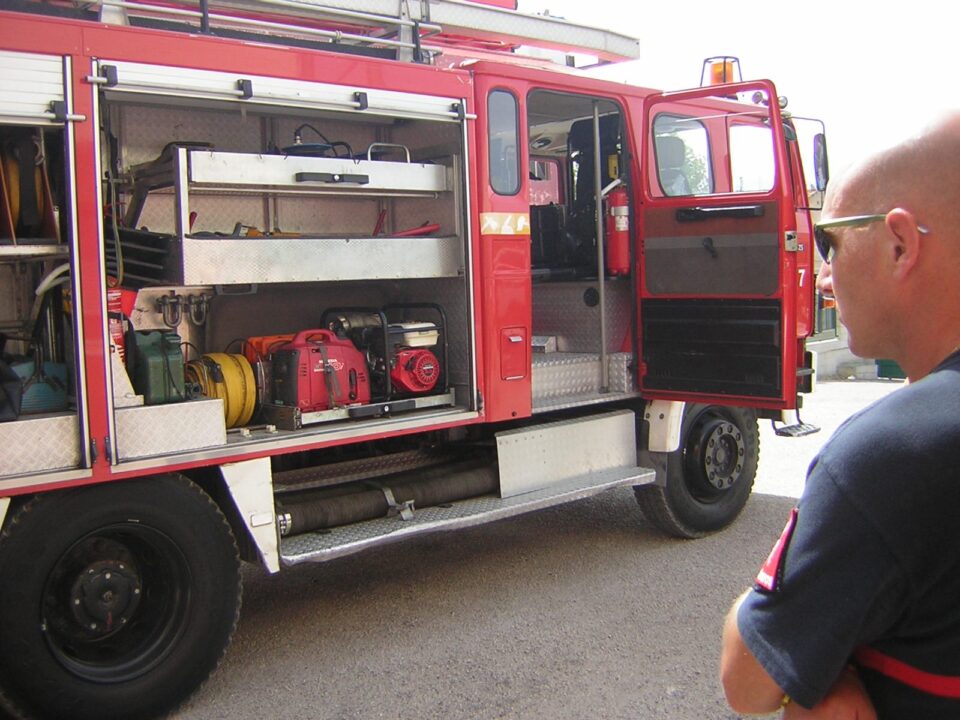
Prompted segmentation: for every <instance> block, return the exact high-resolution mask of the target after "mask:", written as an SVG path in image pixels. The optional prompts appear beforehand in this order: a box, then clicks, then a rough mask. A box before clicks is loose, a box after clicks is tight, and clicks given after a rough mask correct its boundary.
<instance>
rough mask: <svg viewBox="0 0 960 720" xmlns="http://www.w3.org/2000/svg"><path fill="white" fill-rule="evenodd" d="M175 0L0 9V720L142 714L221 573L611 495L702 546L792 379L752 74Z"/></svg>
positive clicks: (218, 638) (222, 635)
mask: <svg viewBox="0 0 960 720" xmlns="http://www.w3.org/2000/svg"><path fill="white" fill-rule="evenodd" d="M394 4H395V3H394ZM213 5H217V7H216V8H215V9H211V7H208V4H207V3H203V4H202V6H201V7H200V8H199V9H196V8H194V7H193V6H191V5H189V4H188V3H184V4H183V5H170V4H153V3H126V2H125V3H109V2H103V3H101V4H94V5H92V6H89V7H85V8H83V9H77V8H75V7H74V6H73V5H72V4H68V3H63V4H60V3H56V2H54V3H40V2H33V0H16V1H14V0H10V1H5V2H4V3H3V4H2V9H0V78H2V79H0V181H2V182H0V383H2V385H0V390H2V392H0V520H2V522H3V531H2V536H0V581H2V582H3V585H4V587H5V590H4V591H3V592H2V593H0V645H2V647H3V648H4V651H3V652H2V653H0V701H2V702H3V703H4V704H5V705H6V706H7V707H8V709H10V710H12V711H14V712H17V713H20V712H22V713H26V714H31V715H37V716H44V717H46V716H50V717H61V716H62V717H66V716H69V717H73V718H83V717H101V716H103V715H104V714H109V715H111V716H116V717H137V718H140V717H148V716H155V715H159V714H162V713H164V712H166V711H168V710H170V709H171V708H173V707H176V705H178V704H179V703H180V702H181V701H182V700H183V699H184V698H185V697H186V696H187V695H189V693H190V692H192V691H193V690H194V689H195V688H196V687H197V686H198V685H199V684H200V683H201V682H202V681H203V680H204V679H205V678H206V677H207V676H208V675H209V673H210V672H212V671H213V669H214V668H215V667H216V665H217V664H218V662H219V660H220V658H221V657H222V655H223V653H224V652H225V650H226V647H227V645H228V644H229V641H230V638H231V637H232V635H233V631H234V629H235V626H236V621H237V616H238V613H239V606H240V595H241V587H240V563H241V560H243V561H249V562H255V563H260V564H262V565H263V566H264V567H265V568H267V569H268V570H269V571H270V572H277V571H278V570H280V569H281V567H286V566H291V565H296V564H299V563H302V562H316V561H324V560H329V559H332V558H336V557H340V556H343V555H346V554H349V553H353V552H358V551H360V550H371V551H374V550H375V549H376V548H377V547H379V546H381V545H383V544H385V543H390V542H395V541H399V540H402V539H404V538H406V537H409V536H411V535H415V534H418V533H425V532H439V531H453V530H456V529H458V528H463V527H469V526H473V525H476V524H479V523H483V522H488V521H492V520H496V519H501V518H505V517H509V516H512V515H517V514H520V513H523V512H529V511H533V510H537V509H539V508H544V507H548V506H550V505H554V504H557V503H561V502H567V501H573V500H577V499H580V498H584V497H587V496H589V495H592V494H594V493H598V492H601V491H605V490H608V489H611V488H616V487H624V486H627V487H633V488H634V492H635V493H636V497H637V500H638V503H639V504H640V507H641V509H642V511H643V513H644V514H645V515H646V517H647V518H648V519H649V520H650V521H651V522H653V523H654V524H656V525H657V526H658V527H660V528H662V529H663V530H664V531H666V532H668V533H670V534H673V535H676V536H680V537H696V536H700V535H704V534H707V533H710V532H713V531H716V530H719V529H721V528H723V527H725V526H726V525H727V524H729V523H730V522H732V521H733V520H734V519H735V518H736V517H737V515H738V514H739V512H740V510H741V509H742V508H743V506H744V504H745V503H746V501H747V498H748V496H749V494H750V491H751V487H752V484H753V477H754V474H755V472H756V468H757V461H758V456H759V440H758V431H757V419H758V417H765V418H777V419H779V418H781V415H782V414H783V413H784V412H786V411H789V410H792V409H795V408H797V407H798V404H799V393H802V392H808V391H809V390H810V389H811V381H812V378H811V373H812V366H811V361H810V356H809V354H808V353H807V352H806V351H805V349H804V342H805V338H806V337H807V336H808V335H810V333H811V331H812V322H813V315H812V307H813V277H812V251H811V246H812V242H811V240H812V237H811V225H810V217H809V212H808V210H807V200H806V195H807V189H806V181H805V178H804V171H803V168H802V165H801V162H800V148H799V147H798V141H797V136H796V133H795V132H794V130H793V127H792V124H791V121H790V118H789V117H787V116H786V115H785V114H784V113H782V111H781V108H780V106H779V102H778V96H777V92H776V89H775V87H774V86H773V84H772V83H771V82H770V81H767V80H757V81H750V82H738V83H726V84H724V85H722V86H720V87H705V88H698V89H694V90H689V91H683V92H674V93H660V92H657V91H654V90H651V89H645V88H640V87H635V86H631V85H624V84H620V83H615V82H610V81H604V80H599V79H596V78H593V77H590V76H589V75H585V74H583V73H581V72H578V71H575V70H572V69H569V68H564V67H560V66H557V65H556V64H552V63H549V62H545V61H542V60H538V59H536V58H531V57H527V56H525V55H523V54H522V52H521V50H520V46H521V45H522V44H527V43H531V44H532V43H539V44H542V45H546V46H551V47H556V46H559V45H561V44H562V43H561V39H562V38H566V40H565V41H564V42H569V39H570V38H573V41H574V42H576V43H578V44H579V46H580V47H583V48H586V49H587V50H588V51H591V50H592V51H593V52H594V53H595V54H597V55H598V56H599V57H601V58H602V59H604V60H616V59H622V58H625V57H631V56H635V55H636V43H635V41H633V40H631V39H630V38H627V37H625V36H622V35H619V34H616V33H610V32H606V31H598V30H594V29H591V28H583V27H580V26H574V25H571V24H569V23H563V22H561V21H558V20H556V19H553V18H535V17H530V16H524V15H521V14H519V13H516V12H515V11H514V10H511V9H504V8H500V7H494V6H484V5H476V6H470V4H469V3H460V2H446V1H445V0H430V2H429V3H421V4H420V5H421V6H422V7H429V9H430V14H429V15H400V16H395V15H391V14H390V13H389V12H387V10H386V9H384V10H383V11H382V12H374V11H371V10H370V9H369V6H376V7H378V8H379V7H380V5H383V6H384V8H387V7H388V6H389V5H390V3H386V2H384V3H379V2H371V3H367V4H366V5H365V7H367V9H366V10H364V11H362V12H361V11H359V10H357V9H356V7H355V3H353V4H351V3H350V2H349V1H348V0H331V1H330V2H326V0H325V2H324V3H323V5H322V6H309V7H307V6H304V7H302V8H301V7H299V6H298V7H297V8H295V9H291V8H290V7H288V6H289V5H290V4H289V3H287V4H282V3H274V2H270V1H269V0H236V1H232V2H223V3H221V4H219V5H218V4H216V3H210V6H213ZM422 7H421V10H420V11H418V12H422ZM505 23H506V24H505ZM504 27H508V28H509V30H505V29H504ZM751 98H752V99H751ZM819 176H820V173H818V177H819Z"/></svg>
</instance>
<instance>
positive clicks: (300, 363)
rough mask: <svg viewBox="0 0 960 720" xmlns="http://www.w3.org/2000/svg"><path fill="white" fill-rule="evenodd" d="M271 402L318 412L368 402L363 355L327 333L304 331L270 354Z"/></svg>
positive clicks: (367, 379) (352, 346) (368, 386)
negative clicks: (271, 371) (271, 369)
mask: <svg viewBox="0 0 960 720" xmlns="http://www.w3.org/2000/svg"><path fill="white" fill-rule="evenodd" d="M271 360H272V362H273V402H275V403H277V404H278V405H290V406H294V405H295V406H296V407H298V408H300V410H301V412H317V411H320V410H329V409H331V408H335V407H342V406H344V405H362V404H365V403H369V402H370V379H369V377H368V374H367V365H366V362H365V361H364V358H363V355H362V354H361V353H360V351H359V350H357V348H356V347H354V345H353V343H352V342H350V341H349V340H341V339H340V338H338V337H337V336H336V335H335V334H334V333H332V332H331V331H329V330H303V331H302V332H299V333H297V334H296V335H295V336H294V337H293V339H292V340H291V341H290V342H288V343H285V344H283V345H281V346H280V347H279V348H278V349H276V350H274V351H273V353H272V354H271Z"/></svg>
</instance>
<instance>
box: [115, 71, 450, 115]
mask: <svg viewBox="0 0 960 720" xmlns="http://www.w3.org/2000/svg"><path fill="white" fill-rule="evenodd" d="M98 72H99V79H98V82H99V84H100V85H101V86H102V87H103V89H104V93H105V94H106V96H107V98H108V99H112V100H122V99H124V98H125V97H129V98H130V99H136V100H138V101H141V102H150V99H151V97H156V98H163V97H166V98H169V97H170V96H171V95H176V96H177V97H178V98H179V99H180V101H188V102H189V101H190V100H192V101H194V102H195V103H197V104H201V105H203V104H212V105H220V104H222V103H237V104H244V105H248V106H259V107H262V108H267V107H270V106H275V107H283V108H302V109H305V110H323V111H335V112H349V113H357V114H363V115H376V116H386V117H391V118H410V119H429V120H446V121H450V122H458V121H461V120H462V119H463V117H464V113H463V109H462V107H461V104H460V102H459V101H458V100H455V99H453V98H443V97H436V96H432V95H419V94H415V93H404V92H396V91H390V90H371V89H367V88H360V87H353V86H350V85H331V84H328V83H318V82H304V81H300V80H286V79H282V78H275V77H266V76H262V75H242V76H241V75H233V74H230V73H222V72H213V71H207V70H193V69H189V68H176V67H164V66H158V65H143V64H139V63H128V62H109V61H103V62H102V63H101V65H100V67H99V71H98Z"/></svg>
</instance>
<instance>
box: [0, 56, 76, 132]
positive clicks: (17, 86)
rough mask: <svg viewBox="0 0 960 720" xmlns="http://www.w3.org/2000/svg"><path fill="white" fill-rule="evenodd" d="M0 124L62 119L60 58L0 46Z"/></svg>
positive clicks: (64, 117)
mask: <svg viewBox="0 0 960 720" xmlns="http://www.w3.org/2000/svg"><path fill="white" fill-rule="evenodd" d="M0 78H2V80H0V124H18V125H44V124H47V125H59V124H62V123H63V121H64V119H66V106H65V104H64V85H63V78H64V69H63V58H61V57H59V56H56V55H36V54H33V53H20V52H7V51H2V50H0Z"/></svg>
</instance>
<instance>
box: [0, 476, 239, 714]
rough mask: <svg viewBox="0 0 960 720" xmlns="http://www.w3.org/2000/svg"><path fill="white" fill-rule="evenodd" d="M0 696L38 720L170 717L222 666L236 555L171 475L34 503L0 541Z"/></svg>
mask: <svg viewBox="0 0 960 720" xmlns="http://www.w3.org/2000/svg"><path fill="white" fill-rule="evenodd" d="M0 583H2V585H0V588H2V591H0V693H2V694H3V698H4V700H5V701H6V703H7V705H8V706H11V707H13V708H15V709H17V710H18V711H19V712H21V713H25V714H28V715H30V716H35V717H40V718H71V719H72V720H81V719H82V718H149V717H156V716H158V715H162V714H164V713H166V712H169V711H170V710H172V709H173V708H175V707H176V706H177V705H179V704H180V703H181V702H182V701H183V700H184V699H185V698H186V697H187V696H189V695H190V693H192V692H193V691H194V690H196V689H197V687H199V686H200V685H201V684H202V683H203V681H204V680H206V678H207V677H208V676H209V675H210V673H211V672H213V670H214V669H215V668H216V666H217V665H218V664H219V662H220V660H221V658H222V657H223V655H224V652H225V651H226V648H227V645H228V644H229V642H230V639H231V638H232V636H233V632H234V629H235V628H236V624H237V617H238V614H239V611H240V596H241V578H240V560H239V557H238V552H237V545H236V542H235V540H234V537H233V533H232V532H231V530H230V526H229V524H228V523H227V521H226V519H225V518H224V516H223V515H222V514H221V512H220V510H219V508H217V506H216V504H214V502H213V501H212V500H211V499H210V497H209V496H208V495H206V493H204V492H203V491H202V490H201V489H200V488H199V487H197V486H196V485H195V484H193V483H192V482H190V481H189V480H187V479H186V478H183V477H181V476H164V477H161V478H152V479H142V480H128V481H118V482H113V483H109V484H106V485H99V486H96V487H90V488H77V489H72V490H67V491H64V492H57V493H48V494H45V495H38V496H36V497H34V498H32V499H31V500H29V501H28V502H26V503H25V504H23V505H21V506H20V507H19V508H18V509H17V510H16V511H14V512H13V513H12V515H11V517H10V518H9V520H8V522H7V524H6V528H5V530H4V532H3V534H2V536H0Z"/></svg>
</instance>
